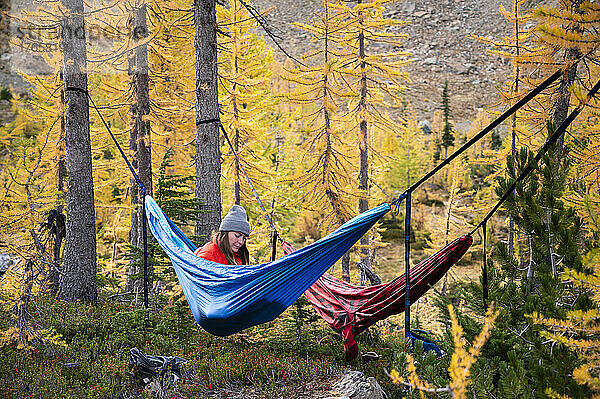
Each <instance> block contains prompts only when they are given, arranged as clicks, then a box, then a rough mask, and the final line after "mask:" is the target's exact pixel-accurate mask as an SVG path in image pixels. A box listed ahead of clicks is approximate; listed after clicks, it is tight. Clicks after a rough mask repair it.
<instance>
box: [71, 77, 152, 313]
mask: <svg viewBox="0 0 600 399" xmlns="http://www.w3.org/2000/svg"><path fill="white" fill-rule="evenodd" d="M65 90H66V91H74V92H78V93H83V94H85V95H87V97H88V98H89V100H90V103H91V104H92V106H93V107H94V109H95V110H96V112H97V113H98V116H100V119H101V120H102V123H104V126H105V127H106V130H107V131H108V134H110V137H111V138H112V139H113V141H114V142H115V145H116V146H117V148H118V149H119V152H120V153H121V156H122V157H123V159H124V160H125V162H126V163H127V166H128V167H129V170H130V171H131V173H132V174H133V177H134V178H135V181H136V183H137V184H138V186H139V187H140V189H141V190H142V212H143V223H142V237H143V246H144V306H145V307H146V309H147V308H148V233H147V229H146V194H147V192H146V187H145V186H144V183H143V182H142V181H141V180H140V178H139V177H138V175H137V173H135V170H134V169H133V166H131V163H130V162H129V159H127V156H125V152H124V151H123V149H122V148H121V146H120V145H119V142H118V141H117V139H116V137H115V135H114V134H113V133H112V131H111V130H110V127H109V126H108V123H106V121H105V120H104V117H103V116H102V113H100V110H99V109H98V107H96V104H95V103H94V100H93V99H92V96H90V93H89V91H87V90H85V89H81V88H79V87H65Z"/></svg>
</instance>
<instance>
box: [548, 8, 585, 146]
mask: <svg viewBox="0 0 600 399" xmlns="http://www.w3.org/2000/svg"><path fill="white" fill-rule="evenodd" d="M582 2H583V0H570V3H571V4H570V7H568V9H569V11H571V12H573V13H575V14H579V13H581V10H579V6H580V5H581V3H582ZM575 29H577V27H575V28H573V27H571V28H569V29H567V30H575ZM580 56H581V52H580V51H579V49H578V48H576V47H572V48H569V49H566V50H565V55H564V61H565V63H569V62H571V61H573V60H576V59H578V58H579V57H580ZM578 66H579V64H575V65H573V66H572V67H571V68H569V69H567V70H566V71H565V73H564V74H563V76H562V78H561V79H560V85H559V87H558V92H557V97H556V99H555V101H554V104H553V115H552V122H553V123H554V127H555V128H557V129H558V127H559V126H560V125H561V124H562V123H563V122H564V121H565V119H567V116H568V113H569V104H570V101H571V92H570V91H569V88H570V87H571V85H572V84H573V83H574V82H575V80H576V79H577V67H578ZM564 141H565V134H564V133H563V134H561V135H560V137H559V138H558V140H557V145H558V148H559V150H558V152H557V157H559V158H560V157H561V152H562V147H563V143H564Z"/></svg>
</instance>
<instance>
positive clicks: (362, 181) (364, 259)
mask: <svg viewBox="0 0 600 399" xmlns="http://www.w3.org/2000/svg"><path fill="white" fill-rule="evenodd" d="M357 3H358V4H361V3H362V0H358V1H357ZM359 21H360V25H361V27H362V24H363V18H362V12H361V11H359ZM358 52H359V54H358V56H359V58H360V70H361V78H360V101H359V105H358V106H359V109H360V112H361V113H363V114H364V110H366V108H367V97H368V86H367V72H366V67H367V62H366V55H365V35H364V33H363V31H362V30H361V31H360V33H359V35H358ZM358 142H359V151H360V167H359V171H358V190H359V193H360V194H359V195H360V197H359V199H358V212H359V213H363V212H366V211H368V210H369V130H368V126H367V121H366V120H361V121H360V137H359V140H358ZM368 234H370V232H367V233H366V234H365V235H364V236H363V237H362V238H361V239H360V245H361V247H362V249H361V250H360V263H359V265H358V268H359V270H360V282H361V284H365V283H366V280H367V279H368V280H369V281H370V282H371V284H381V279H380V278H379V276H378V275H377V274H376V273H375V272H374V271H373V270H371V265H370V256H369V248H368V247H369V244H370V240H369V236H368ZM372 251H375V249H372Z"/></svg>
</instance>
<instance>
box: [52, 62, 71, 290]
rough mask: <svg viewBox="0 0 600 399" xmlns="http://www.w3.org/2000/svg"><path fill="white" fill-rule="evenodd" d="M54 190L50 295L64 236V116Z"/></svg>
mask: <svg viewBox="0 0 600 399" xmlns="http://www.w3.org/2000/svg"><path fill="white" fill-rule="evenodd" d="M64 79H65V78H64V73H63V71H62V69H61V71H60V81H61V82H63V83H64ZM60 103H61V111H62V110H63V109H64V107H65V90H64V87H63V90H61V92H60ZM56 169H57V170H56V191H57V202H58V206H57V207H56V209H55V210H51V211H50V212H51V213H50V214H49V215H48V223H49V226H51V225H52V226H54V227H55V229H54V230H53V232H54V233H53V241H52V266H51V270H50V273H49V274H48V290H49V291H50V294H51V295H52V296H56V295H58V290H59V284H60V273H61V270H62V262H61V257H60V252H61V248H62V244H63V241H64V238H65V223H64V222H65V218H64V214H63V201H64V198H65V180H66V178H67V165H66V161H65V117H64V115H63V116H62V117H61V118H60V133H59V139H58V165H57V168H56Z"/></svg>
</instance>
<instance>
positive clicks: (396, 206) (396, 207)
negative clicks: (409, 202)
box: [390, 191, 408, 216]
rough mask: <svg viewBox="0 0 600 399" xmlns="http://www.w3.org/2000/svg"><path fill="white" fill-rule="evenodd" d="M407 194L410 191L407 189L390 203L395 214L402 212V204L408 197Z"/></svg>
mask: <svg viewBox="0 0 600 399" xmlns="http://www.w3.org/2000/svg"><path fill="white" fill-rule="evenodd" d="M407 195H408V191H405V192H403V193H402V194H400V195H399V196H398V198H396V199H395V200H393V201H392V202H391V203H390V206H391V207H392V212H393V213H394V215H396V216H398V214H399V213H400V204H401V203H402V201H403V200H404V199H405V198H406V196H407Z"/></svg>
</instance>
